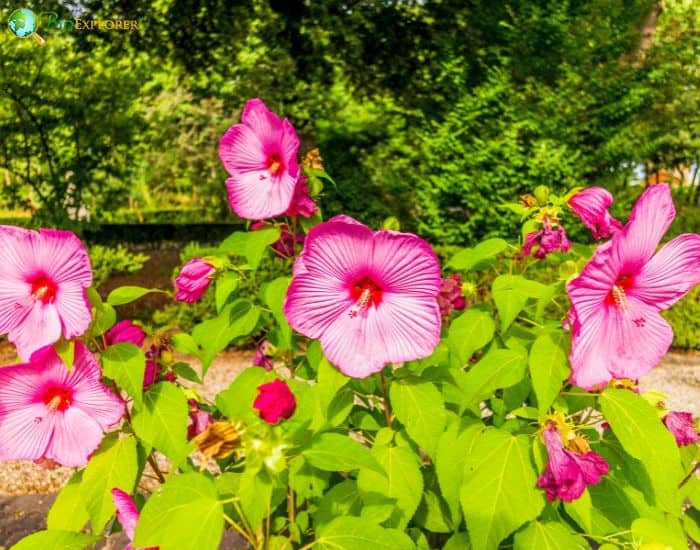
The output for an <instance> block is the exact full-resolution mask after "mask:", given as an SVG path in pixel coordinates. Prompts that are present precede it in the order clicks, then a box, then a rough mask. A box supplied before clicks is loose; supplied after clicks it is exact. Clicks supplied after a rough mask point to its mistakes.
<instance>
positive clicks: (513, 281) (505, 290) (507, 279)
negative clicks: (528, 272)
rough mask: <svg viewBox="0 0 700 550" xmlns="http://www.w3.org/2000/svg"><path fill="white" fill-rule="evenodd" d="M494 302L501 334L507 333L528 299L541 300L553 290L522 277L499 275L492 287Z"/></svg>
mask: <svg viewBox="0 0 700 550" xmlns="http://www.w3.org/2000/svg"><path fill="white" fill-rule="evenodd" d="M491 291H492V293H493V301H494V302H496V308H497V309H498V314H499V315H500V317H501V333H505V331H506V330H508V327H509V326H510V325H511V323H512V322H513V321H514V320H515V318H516V317H517V316H518V314H519V313H520V312H521V311H522V309H523V308H524V307H525V304H526V303H527V300H528V298H541V297H543V296H545V295H546V294H547V293H551V290H550V289H549V288H548V287H547V286H545V285H543V284H541V283H538V282H536V281H530V280H528V279H525V278H524V277H521V276H520V275H499V276H498V277H496V278H495V279H494V281H493V285H492V286H491Z"/></svg>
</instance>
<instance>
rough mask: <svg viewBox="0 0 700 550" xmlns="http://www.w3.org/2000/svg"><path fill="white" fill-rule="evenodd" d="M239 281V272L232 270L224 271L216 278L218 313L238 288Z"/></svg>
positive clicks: (215, 295) (215, 294)
mask: <svg viewBox="0 0 700 550" xmlns="http://www.w3.org/2000/svg"><path fill="white" fill-rule="evenodd" d="M239 281H240V277H239V276H238V274H237V273H232V272H228V273H224V274H223V275H221V276H219V277H218V278H217V279H216V290H215V293H214V297H215V300H216V311H217V313H221V310H222V309H224V306H225V305H226V303H227V302H228V301H229V298H230V297H231V295H232V294H233V293H234V292H235V291H236V289H237V288H238V283H239Z"/></svg>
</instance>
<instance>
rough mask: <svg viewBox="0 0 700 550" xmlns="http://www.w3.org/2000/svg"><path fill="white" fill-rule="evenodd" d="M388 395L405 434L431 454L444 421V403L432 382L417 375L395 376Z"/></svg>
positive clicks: (445, 416) (432, 454)
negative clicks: (400, 377)
mask: <svg viewBox="0 0 700 550" xmlns="http://www.w3.org/2000/svg"><path fill="white" fill-rule="evenodd" d="M389 395H390V401H391V406H392V409H393V412H394V414H395V415H396V418H398V419H399V420H400V421H401V423H402V424H403V425H404V426H405V427H406V431H407V432H408V435H410V436H411V437H412V438H413V439H414V440H415V441H416V443H418V444H419V445H420V446H421V447H422V448H423V449H424V450H425V451H426V452H427V453H428V455H430V456H431V457H434V456H435V452H436V450H437V444H438V440H439V439H440V435H442V432H443V430H444V429H445V422H446V420H447V415H446V413H445V402H444V401H443V399H442V395H441V394H440V392H439V391H438V390H437V388H436V387H435V385H433V384H432V383H430V382H422V381H421V380H420V379H418V378H403V379H396V380H393V381H392V383H391V387H390V389H389Z"/></svg>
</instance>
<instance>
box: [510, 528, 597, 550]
mask: <svg viewBox="0 0 700 550" xmlns="http://www.w3.org/2000/svg"><path fill="white" fill-rule="evenodd" d="M533 548H537V550H580V549H583V548H589V546H588V544H586V542H585V540H584V539H583V538H582V537H581V536H580V535H577V534H575V533H574V532H573V531H572V530H571V529H570V528H569V527H568V526H565V525H564V524H563V523H557V522H555V521H546V522H541V521H533V522H531V523H530V524H528V525H527V526H526V527H525V528H524V529H522V530H521V531H519V532H518V533H517V534H516V535H515V550H531V549H533Z"/></svg>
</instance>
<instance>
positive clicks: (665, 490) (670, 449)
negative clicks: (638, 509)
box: [600, 388, 683, 514]
mask: <svg viewBox="0 0 700 550" xmlns="http://www.w3.org/2000/svg"><path fill="white" fill-rule="evenodd" d="M600 406H601V410H602V412H603V416H604V417H605V419H606V420H607V421H608V423H609V424H610V427H611V428H612V431H613V433H614V434H615V435H616V436H617V438H618V440H619V441H620V444H621V445H622V447H623V448H624V449H625V451H627V452H628V453H629V454H630V455H632V456H633V457H634V458H636V459H637V460H639V461H640V462H642V464H643V465H644V467H645V469H646V471H647V472H648V474H649V479H650V480H651V485H652V487H653V492H654V495H648V496H650V497H655V500H656V503H657V505H658V506H660V507H661V508H663V509H664V510H666V511H667V512H671V513H672V514H678V512H679V510H680V505H681V495H680V492H679V491H678V483H679V482H680V481H681V479H682V477H683V471H682V468H681V459H680V453H679V452H678V447H677V446H676V442H675V439H674V438H673V435H671V432H669V431H668V430H667V429H666V427H665V426H664V425H663V424H662V422H661V420H660V418H659V416H658V414H657V413H656V411H655V410H654V408H653V407H652V406H651V405H650V404H649V403H648V402H647V401H646V400H645V399H644V398H643V397H641V396H639V395H637V394H636V393H633V392H630V391H627V390H618V389H615V388H607V389H606V390H605V391H604V392H603V393H602V394H601V396H600Z"/></svg>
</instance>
